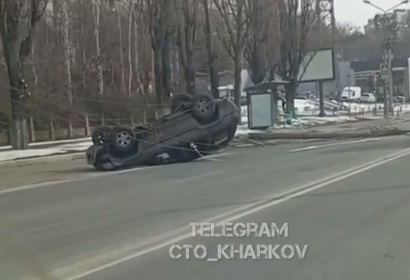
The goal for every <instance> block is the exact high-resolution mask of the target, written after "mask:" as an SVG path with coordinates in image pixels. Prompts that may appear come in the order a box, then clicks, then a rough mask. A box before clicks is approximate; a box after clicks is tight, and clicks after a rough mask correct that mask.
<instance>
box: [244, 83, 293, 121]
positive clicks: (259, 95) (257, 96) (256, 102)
mask: <svg viewBox="0 0 410 280" xmlns="http://www.w3.org/2000/svg"><path fill="white" fill-rule="evenodd" d="M288 83H289V82H287V81H269V82H265V83H261V84H257V85H253V86H250V87H247V88H245V89H244V91H245V92H246V97H247V101H248V102H247V104H248V128H249V129H267V128H269V127H272V126H273V125H274V124H275V123H277V122H278V120H279V114H278V113H279V111H278V100H279V94H278V87H279V86H283V85H286V84H288Z"/></svg>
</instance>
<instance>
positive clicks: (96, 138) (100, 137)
mask: <svg viewBox="0 0 410 280" xmlns="http://www.w3.org/2000/svg"><path fill="white" fill-rule="evenodd" d="M111 131H112V128H110V127H108V126H99V127H97V128H96V129H95V130H94V131H93V133H92V135H91V141H92V142H93V144H94V145H103V144H104V143H105V141H107V140H109V136H110V133H111Z"/></svg>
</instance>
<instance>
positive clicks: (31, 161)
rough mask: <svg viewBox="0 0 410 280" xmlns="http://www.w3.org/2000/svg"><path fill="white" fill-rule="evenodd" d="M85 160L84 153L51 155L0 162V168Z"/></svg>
mask: <svg viewBox="0 0 410 280" xmlns="http://www.w3.org/2000/svg"><path fill="white" fill-rule="evenodd" d="M80 159H85V151H84V152H75V153H68V154H59V155H50V156H42V157H31V158H21V159H16V160H7V161H3V162H0V167H6V168H7V167H24V166H27V165H35V164H45V163H51V162H57V161H63V160H80Z"/></svg>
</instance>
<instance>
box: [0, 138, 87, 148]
mask: <svg viewBox="0 0 410 280" xmlns="http://www.w3.org/2000/svg"><path fill="white" fill-rule="evenodd" d="M86 141H91V138H90V137H87V138H77V139H65V140H55V141H44V142H34V143H30V144H29V147H41V146H47V145H58V144H69V143H80V142H86ZM12 148H13V147H12V146H0V151H1V150H10V149H12Z"/></svg>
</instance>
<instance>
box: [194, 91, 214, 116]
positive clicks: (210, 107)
mask: <svg viewBox="0 0 410 280" xmlns="http://www.w3.org/2000/svg"><path fill="white" fill-rule="evenodd" d="M192 104H193V108H192V115H193V116H194V118H196V119H197V120H198V121H203V122H206V121H209V120H211V119H212V118H213V117H214V116H215V112H216V104H215V100H214V99H213V98H212V97H211V96H209V95H206V94H201V95H197V96H195V97H194V100H193V102H192Z"/></svg>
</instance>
